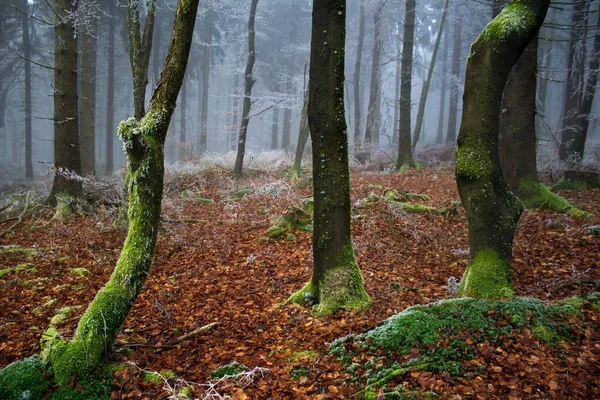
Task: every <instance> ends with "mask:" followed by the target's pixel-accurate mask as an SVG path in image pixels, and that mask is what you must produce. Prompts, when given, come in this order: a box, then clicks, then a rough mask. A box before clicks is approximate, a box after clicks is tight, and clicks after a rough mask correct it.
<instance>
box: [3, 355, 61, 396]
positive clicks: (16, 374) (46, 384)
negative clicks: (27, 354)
mask: <svg viewBox="0 0 600 400" xmlns="http://www.w3.org/2000/svg"><path fill="white" fill-rule="evenodd" d="M51 386H52V381H51V380H50V379H48V376H47V374H46V372H45V371H44V369H43V367H42V361H41V360H40V359H39V358H38V357H35V356H34V357H31V358H26V359H24V360H21V361H16V362H14V363H12V364H10V365H8V366H7V367H6V368H3V369H0V399H5V400H22V399H32V400H33V399H41V398H42V396H44V395H45V394H46V393H47V392H48V390H49V389H50V387H51Z"/></svg>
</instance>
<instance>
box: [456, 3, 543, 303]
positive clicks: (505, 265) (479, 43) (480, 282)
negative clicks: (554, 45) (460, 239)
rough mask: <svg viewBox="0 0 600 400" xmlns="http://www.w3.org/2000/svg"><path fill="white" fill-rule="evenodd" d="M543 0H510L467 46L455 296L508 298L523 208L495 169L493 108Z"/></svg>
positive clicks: (530, 35) (534, 31) (537, 25)
mask: <svg viewBox="0 0 600 400" xmlns="http://www.w3.org/2000/svg"><path fill="white" fill-rule="evenodd" d="M549 3H550V1H549V0H511V1H510V2H509V4H508V5H507V6H506V8H505V9H504V10H503V11H502V12H501V13H500V14H499V15H498V16H497V17H496V18H494V20H493V21H491V22H490V23H489V24H488V25H487V26H486V28H485V29H484V30H483V32H482V33H481V34H480V35H479V37H478V38H477V39H476V40H475V42H474V43H473V45H472V46H471V54H470V56H469V59H468V63H467V75H466V80H465V94H464V99H463V104H464V106H463V107H464V108H463V116H462V125H461V128H460V133H459V137H458V148H457V164H456V180H457V184H458V191H459V193H460V198H461V200H462V203H463V205H464V207H465V210H466V212H467V220H468V224H469V225H468V226H469V246H470V250H471V253H470V259H469V264H468V266H467V269H466V271H465V273H464V275H463V279H462V281H461V283H460V287H459V292H458V294H459V296H464V297H484V298H512V297H513V296H514V292H513V286H512V277H511V265H512V241H513V236H514V232H515V228H516V226H517V222H518V220H519V217H520V215H521V212H522V207H521V204H520V202H519V201H518V199H517V198H516V197H515V196H514V195H513V193H512V192H511V191H510V189H509V188H508V186H507V185H506V182H505V180H504V177H503V175H502V169H501V167H500V159H499V154H498V123H499V115H500V105H501V100H502V92H503V90H504V86H505V84H506V79H507V78H508V75H509V73H510V71H511V69H512V67H513V66H514V65H515V64H516V63H517V60H518V59H519V57H520V55H521V53H522V52H523V51H524V50H525V48H526V47H527V45H528V44H529V42H530V41H531V40H532V39H533V38H534V37H535V35H536V34H537V32H538V30H539V28H540V26H541V24H542V22H543V20H544V17H545V15H546V11H547V10H548V5H549ZM534 93H535V92H534Z"/></svg>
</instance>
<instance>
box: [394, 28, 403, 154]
mask: <svg viewBox="0 0 600 400" xmlns="http://www.w3.org/2000/svg"><path fill="white" fill-rule="evenodd" d="M398 40H399V39H398ZM400 52H401V50H400V44H399V43H398V46H397V52H396V68H395V69H394V71H395V72H396V80H395V83H394V89H395V93H394V126H393V128H392V146H397V145H398V124H399V122H400V68H401V63H400V60H401V56H400Z"/></svg>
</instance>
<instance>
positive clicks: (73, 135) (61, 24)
mask: <svg viewBox="0 0 600 400" xmlns="http://www.w3.org/2000/svg"><path fill="white" fill-rule="evenodd" d="M77 3H78V2H77V0H75V1H72V0H56V1H55V11H56V15H57V21H56V23H55V26H54V167H55V168H56V169H57V170H61V171H63V172H67V173H71V172H73V173H76V174H79V175H80V174H81V159H80V155H79V122H78V121H79V116H78V112H77V38H76V37H75V27H74V25H73V19H72V18H69V17H68V16H69V15H72V13H74V12H75V11H76V10H77ZM57 196H68V197H73V198H81V197H82V196H83V192H82V185H81V181H78V180H75V179H68V178H67V177H65V176H64V175H63V174H62V173H55V174H54V181H53V183H52V190H51V192H50V198H49V202H50V204H53V205H55V204H56V202H57Z"/></svg>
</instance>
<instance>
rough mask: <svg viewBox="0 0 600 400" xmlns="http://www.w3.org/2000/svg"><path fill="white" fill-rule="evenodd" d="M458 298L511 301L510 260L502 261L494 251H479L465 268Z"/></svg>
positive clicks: (512, 293)
mask: <svg viewBox="0 0 600 400" xmlns="http://www.w3.org/2000/svg"><path fill="white" fill-rule="evenodd" d="M458 297H475V298H482V299H503V300H510V299H513V298H514V297H515V293H514V291H513V286H512V277H511V263H510V260H505V259H502V258H501V257H500V256H499V255H498V253H497V252H496V251H495V250H491V249H488V250H483V251H480V252H479V253H478V254H477V256H476V257H475V258H474V259H473V260H472V261H471V263H470V264H469V265H468V266H467V270H466V271H465V273H464V275H463V277H462V280H461V281H460V285H459V287H458Z"/></svg>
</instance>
